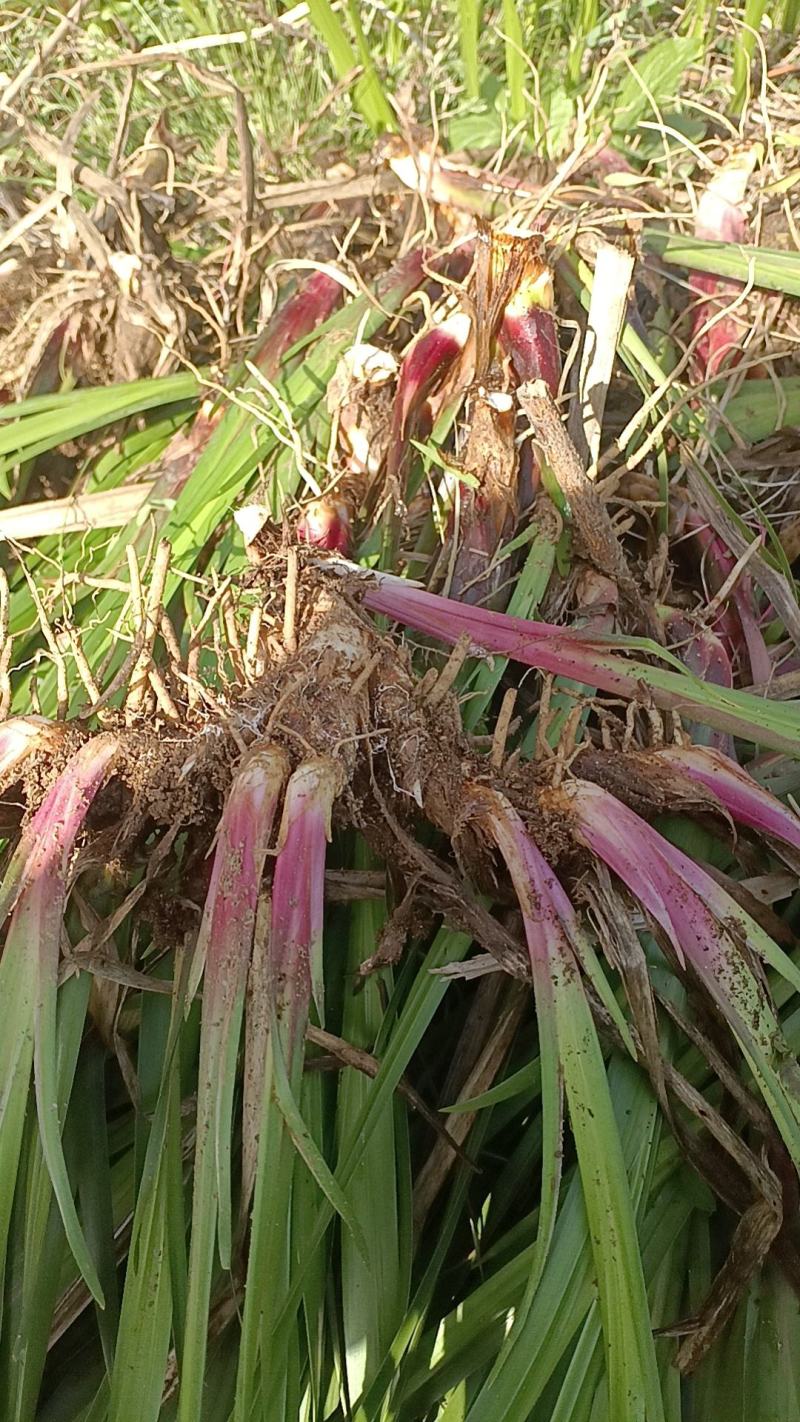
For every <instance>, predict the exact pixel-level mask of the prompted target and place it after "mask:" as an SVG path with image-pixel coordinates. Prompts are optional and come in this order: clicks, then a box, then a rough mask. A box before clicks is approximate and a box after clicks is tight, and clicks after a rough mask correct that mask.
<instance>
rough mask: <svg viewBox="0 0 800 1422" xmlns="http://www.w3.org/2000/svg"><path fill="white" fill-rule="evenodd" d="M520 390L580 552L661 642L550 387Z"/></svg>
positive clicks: (529, 386) (536, 383)
mask: <svg viewBox="0 0 800 1422" xmlns="http://www.w3.org/2000/svg"><path fill="white" fill-rule="evenodd" d="M518 393H519V402H520V405H521V406H522V408H523V410H524V411H525V414H526V415H527V416H528V419H529V420H530V422H531V430H532V438H533V441H534V444H536V445H537V446H538V448H539V450H540V452H541V457H542V458H543V460H544V461H545V462H546V463H547V465H548V466H549V468H550V469H551V470H552V473H553V475H554V476H555V478H556V480H557V482H558V486H559V488H560V489H561V492H562V493H563V495H564V498H565V499H566V501H567V503H568V505H569V510H570V513H571V515H572V521H573V526H574V529H575V532H576V534H577V536H578V540H579V543H580V551H581V552H582V553H583V554H584V556H585V557H586V558H588V560H589V562H590V563H591V564H592V565H593V567H595V568H597V570H598V571H599V572H601V573H604V574H605V575H606V577H609V578H613V579H614V581H615V583H616V584H617V587H618V588H619V590H620V593H621V595H622V597H623V598H624V599H625V601H626V602H627V603H628V605H629V607H630V608H631V610H632V611H633V612H634V613H635V614H636V616H637V617H638V619H639V621H640V622H642V623H643V624H644V625H645V626H646V628H647V631H648V632H649V633H650V634H651V635H656V636H657V637H658V639H659V641H661V640H662V634H661V633H660V632H659V631H658V629H657V625H656V621H655V617H654V614H653V611H652V609H651V608H649V607H648V606H647V605H646V603H645V601H644V599H643V598H642V594H641V592H640V590H639V585H638V583H637V582H636V580H635V578H634V577H633V574H632V573H631V569H630V565H629V563H628V560H627V558H626V556H625V553H624V552H623V549H622V547H621V545H620V542H619V539H618V538H617V535H616V533H615V532H614V526H613V524H612V522H611V517H610V515H609V512H608V509H607V508H606V505H605V503H604V502H603V499H602V498H601V496H600V494H599V493H598V491H597V489H596V487H595V485H594V484H593V483H592V481H591V479H590V478H589V477H588V475H587V473H586V470H585V469H584V467H583V464H582V463H581V460H580V456H579V454H578V451H577V449H576V448H575V445H574V444H573V443H572V440H571V439H570V437H569V435H568V433H567V431H566V429H565V427H564V425H563V424H562V422H561V416H560V415H559V412H558V406H557V405H556V402H555V400H554V399H553V397H552V395H551V394H550V391H549V390H548V389H547V386H546V385H545V383H544V381H543V380H533V381H530V382H529V383H528V384H527V385H521V386H520V388H519V392H518Z"/></svg>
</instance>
